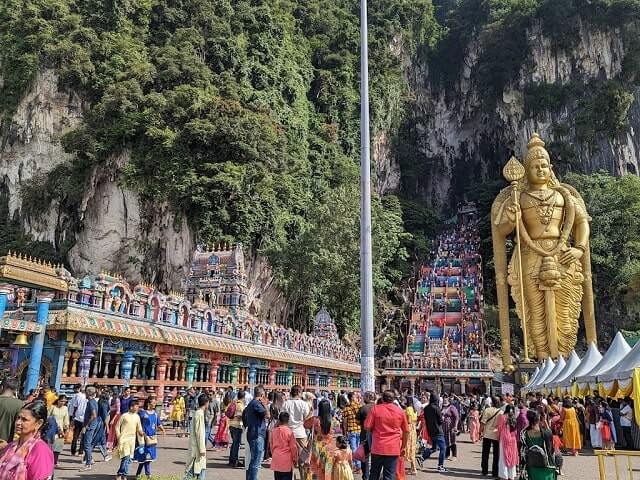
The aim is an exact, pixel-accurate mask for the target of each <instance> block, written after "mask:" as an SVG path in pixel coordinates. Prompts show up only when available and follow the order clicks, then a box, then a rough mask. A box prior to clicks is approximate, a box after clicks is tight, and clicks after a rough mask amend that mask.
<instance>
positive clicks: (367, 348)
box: [360, 0, 375, 392]
mask: <svg viewBox="0 0 640 480" xmlns="http://www.w3.org/2000/svg"><path fill="white" fill-rule="evenodd" d="M367 37H368V35H367V0H360V330H361V332H360V335H361V350H362V360H361V374H360V388H361V389H362V391H364V392H366V391H375V365H374V356H373V355H374V350H373V265H372V259H371V166H370V164H371V160H370V158H369V60H368V58H367V57H368V55H369V53H368V45H367Z"/></svg>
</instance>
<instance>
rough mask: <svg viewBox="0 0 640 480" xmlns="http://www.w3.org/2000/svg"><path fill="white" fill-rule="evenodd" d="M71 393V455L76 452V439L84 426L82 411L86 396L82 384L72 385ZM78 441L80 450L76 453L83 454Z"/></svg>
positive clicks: (84, 407) (85, 405)
mask: <svg viewBox="0 0 640 480" xmlns="http://www.w3.org/2000/svg"><path fill="white" fill-rule="evenodd" d="M73 392H74V393H73V395H72V396H71V400H70V401H69V417H71V419H72V420H73V439H72V440H71V455H75V454H76V449H77V447H78V440H80V431H81V430H82V428H83V427H84V411H85V409H86V408H87V397H86V396H85V394H84V391H83V388H82V385H80V384H77V385H76V386H75V387H73ZM82 443H83V442H80V450H79V451H78V455H82V454H83V447H82Z"/></svg>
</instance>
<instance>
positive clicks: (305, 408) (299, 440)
mask: <svg viewBox="0 0 640 480" xmlns="http://www.w3.org/2000/svg"><path fill="white" fill-rule="evenodd" d="M301 391H302V388H301V387H300V386H299V385H294V386H293V387H291V396H290V398H289V400H287V401H286V402H284V405H283V406H282V411H284V412H287V413H288V414H289V428H291V431H292V432H293V436H294V437H295V438H296V444H297V445H298V458H300V451H301V450H302V449H304V448H307V431H306V430H305V428H304V421H305V420H306V419H307V418H309V417H310V416H311V414H312V413H313V412H311V407H310V406H309V403H307V402H306V401H304V400H303V399H302V398H300V393H301ZM299 468H300V478H305V475H304V473H305V472H304V464H302V463H301V464H300V466H299Z"/></svg>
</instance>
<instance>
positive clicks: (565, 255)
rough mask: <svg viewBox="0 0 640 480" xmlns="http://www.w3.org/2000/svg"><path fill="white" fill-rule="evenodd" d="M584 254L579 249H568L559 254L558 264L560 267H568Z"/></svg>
mask: <svg viewBox="0 0 640 480" xmlns="http://www.w3.org/2000/svg"><path fill="white" fill-rule="evenodd" d="M583 254H584V252H583V251H582V250H580V249H579V248H573V247H571V248H568V249H566V250H565V251H564V252H562V253H561V254H560V258H559V260H560V263H561V264H562V265H569V264H571V263H573V262H576V261H578V260H580V259H581V258H582V255H583Z"/></svg>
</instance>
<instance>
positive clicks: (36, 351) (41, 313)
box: [24, 292, 54, 395]
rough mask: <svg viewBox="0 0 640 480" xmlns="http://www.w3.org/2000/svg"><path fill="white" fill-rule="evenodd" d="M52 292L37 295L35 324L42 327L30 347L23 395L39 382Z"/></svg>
mask: <svg viewBox="0 0 640 480" xmlns="http://www.w3.org/2000/svg"><path fill="white" fill-rule="evenodd" d="M53 295H54V294H53V293H52V292H40V293H39V294H38V309H37V310H36V322H37V323H38V324H39V325H42V327H43V328H42V332H40V333H38V334H36V336H35V337H34V338H33V343H32V345H31V356H30V357H29V367H28V368H27V380H26V382H25V384H24V394H25V395H28V394H29V391H30V390H32V389H34V388H36V387H37V386H38V383H39V381H40V365H41V364H42V350H43V349H44V339H45V336H46V335H47V333H46V330H47V319H48V317H49V304H50V303H51V300H53Z"/></svg>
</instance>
